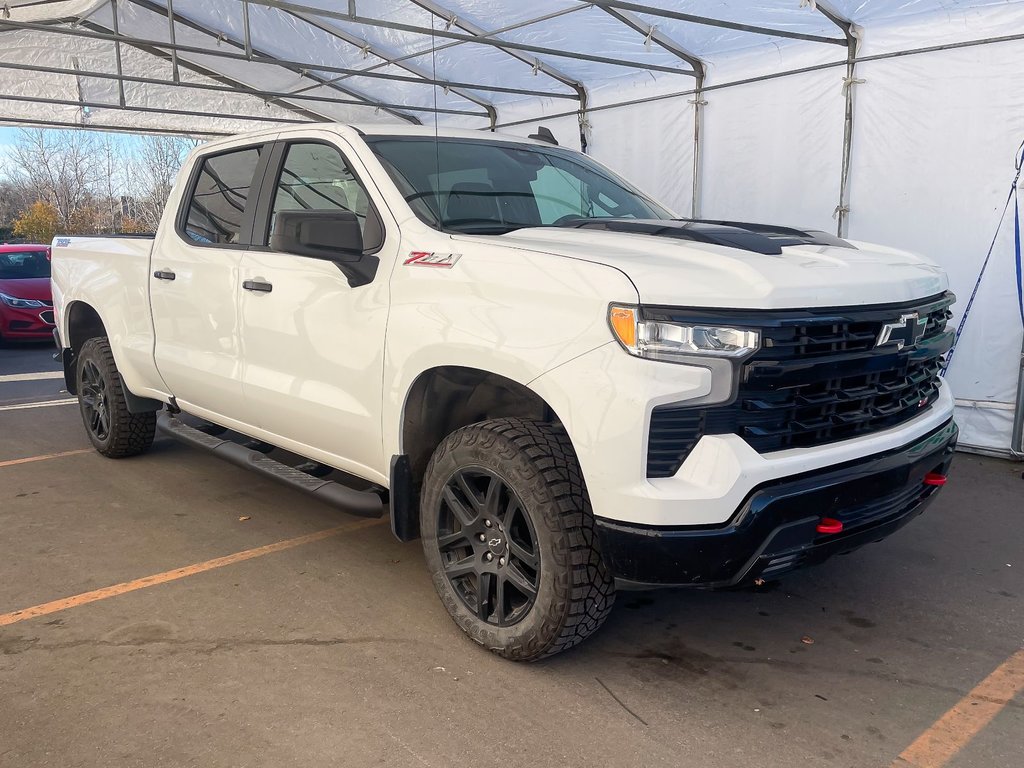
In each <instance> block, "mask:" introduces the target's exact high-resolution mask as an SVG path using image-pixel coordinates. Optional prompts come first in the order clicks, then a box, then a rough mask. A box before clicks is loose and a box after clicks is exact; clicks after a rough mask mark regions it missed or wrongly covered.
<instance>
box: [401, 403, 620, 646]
mask: <svg viewBox="0 0 1024 768" xmlns="http://www.w3.org/2000/svg"><path fill="white" fill-rule="evenodd" d="M420 530H421V534H422V538H423V549H424V553H425V555H426V560H427V566H428V568H429V569H430V573H431V576H432V578H433V581H434V587H435V588H436V589H437V592H438V594H439V595H440V597H441V600H442V602H443V603H444V606H445V608H446V609H447V610H448V613H449V614H450V615H451V617H452V619H454V620H455V622H456V623H457V624H458V625H459V626H460V627H461V628H462V629H463V631H465V633H466V634H467V635H469V636H470V638H472V639H473V640H474V641H476V642H477V643H479V644H480V645H483V646H484V647H486V648H488V649H490V650H492V651H494V652H495V653H497V654H498V655H500V656H504V657H505V658H507V659H513V660H516V661H533V660H536V659H540V658H543V657H545V656H550V655H552V654H555V653H558V652H559V651H563V650H566V649H567V648H571V647H572V646H574V645H576V644H577V643H579V642H581V641H582V640H583V639H585V638H586V637H588V636H589V635H590V634H592V633H593V632H595V631H596V630H597V629H598V627H600V626H601V624H602V623H603V622H604V620H605V618H607V616H608V613H609V612H610V611H611V608H612V603H613V602H614V600H615V587H614V581H613V579H612V577H611V575H610V574H609V572H608V569H607V567H606V566H605V563H604V560H603V558H602V557H601V553H600V551H599V549H598V541H597V536H596V532H595V530H594V517H593V513H592V512H591V508H590V499H589V497H588V496H587V489H586V486H585V485H584V483H583V476H582V474H581V473H580V468H579V463H578V461H577V459H576V454H575V452H574V451H573V449H572V445H571V443H570V442H569V438H568V436H567V435H566V434H565V432H564V431H563V430H562V429H561V428H559V427H556V426H553V425H550V424H545V423H542V422H535V421H526V420H523V419H511V418H508V419H493V420H491V421H484V422H480V423H478V424H473V425H470V426H468V427H463V428H462V429H459V430H456V431H455V432H453V433H452V434H451V435H449V436H448V437H447V438H445V440H444V441H443V442H442V443H441V445H440V446H439V447H438V449H437V450H436V451H435V452H434V455H433V458H431V460H430V465H429V466H428V467H427V471H426V475H425V477H424V483H423V494H422V501H421V507H420Z"/></svg>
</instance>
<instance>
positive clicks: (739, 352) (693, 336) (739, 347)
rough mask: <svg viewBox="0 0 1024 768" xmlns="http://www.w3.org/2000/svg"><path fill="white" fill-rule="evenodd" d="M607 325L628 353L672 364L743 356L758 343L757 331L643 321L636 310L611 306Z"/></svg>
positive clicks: (759, 339) (755, 347)
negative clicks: (696, 357)
mask: <svg viewBox="0 0 1024 768" xmlns="http://www.w3.org/2000/svg"><path fill="white" fill-rule="evenodd" d="M608 322H609V324H610V325H611V328H612V332H613V333H614V334H615V337H616V338H617V339H618V340H619V343H620V344H622V346H623V347H624V348H625V349H626V351H627V352H629V353H630V354H631V355H636V356H637V357H645V358H648V359H651V360H667V361H674V360H676V359H677V358H687V357H691V356H693V355H708V356H714V357H745V356H747V355H749V354H750V353H752V352H754V351H755V350H757V348H758V346H759V345H760V341H761V337H760V334H759V333H758V332H757V331H753V330H748V329H743V328H732V327H728V326H717V325H703V324H690V323H669V322H660V321H654V320H644V319H642V315H641V313H640V311H639V309H638V308H637V307H623V306H612V307H610V309H609V312H608ZM680 361H681V360H680Z"/></svg>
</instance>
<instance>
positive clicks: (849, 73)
mask: <svg viewBox="0 0 1024 768" xmlns="http://www.w3.org/2000/svg"><path fill="white" fill-rule="evenodd" d="M813 5H814V7H815V8H816V9H817V10H818V12H819V13H821V14H822V15H823V16H824V17H825V18H827V19H828V20H829V21H831V22H832V23H833V24H835V25H836V26H837V27H839V29H840V30H841V31H842V33H843V35H844V36H845V38H846V78H845V79H844V80H843V101H844V107H843V109H844V115H843V165H842V171H841V172H840V174H839V204H838V205H836V234H837V235H838V236H839V237H846V235H847V233H848V231H849V229H850V167H851V161H852V158H853V112H854V110H853V102H854V95H853V90H854V89H853V87H854V85H856V84H857V83H858V82H860V81H859V80H857V45H858V42H859V41H858V39H857V34H856V32H855V31H854V28H853V22H851V21H850V20H849V19H847V18H844V17H843V16H841V15H840V14H839V13H838V12H837V11H836V10H835V9H834V8H832V6H831V4H830V3H829V2H827V0H819V1H818V2H817V3H814V4H813Z"/></svg>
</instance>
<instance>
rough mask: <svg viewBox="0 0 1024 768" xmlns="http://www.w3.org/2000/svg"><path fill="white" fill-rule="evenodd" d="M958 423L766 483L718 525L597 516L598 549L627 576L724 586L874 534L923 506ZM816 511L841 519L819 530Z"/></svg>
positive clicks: (643, 581)
mask: <svg viewBox="0 0 1024 768" xmlns="http://www.w3.org/2000/svg"><path fill="white" fill-rule="evenodd" d="M957 433H958V430H957V427H956V425H955V424H954V423H953V422H952V421H948V422H947V423H946V424H944V425H942V426H941V427H939V428H938V429H936V430H934V431H932V432H930V433H928V434H927V435H924V436H923V437H920V438H918V439H916V440H914V441H913V442H911V443H910V444H909V445H906V446H904V447H902V448H899V449H896V450H892V451H888V452H885V453H881V454H877V455H874V456H871V457H870V458H867V459H864V460H861V461H853V462H849V463H846V464H843V465H840V466H835V467H831V468H827V469H823V470H816V471H811V472H806V473H804V474H801V475H796V476H793V477H788V478H785V479H784V480H780V481H775V482H768V483H762V484H761V485H759V486H757V487H756V488H755V489H754V490H753V491H752V492H751V493H750V494H749V495H748V496H747V498H746V499H745V501H744V503H743V504H742V505H741V506H740V507H739V509H738V510H737V511H736V513H735V514H734V516H733V517H732V518H731V519H730V520H729V521H728V522H727V523H726V524H725V525H723V526H707V525H704V526H688V527H662V526H638V525H632V524H629V523H622V522H619V521H615V520H609V519H604V518H598V520H597V529H598V534H599V537H600V541H601V547H602V551H603V553H604V557H605V559H606V561H607V562H608V564H609V566H610V567H611V570H612V572H613V574H614V575H615V576H616V578H617V579H618V580H619V581H620V582H622V583H624V584H625V585H627V586H628V585H630V584H632V585H636V586H646V585H659V586H672V585H676V586H699V587H708V588H711V587H719V588H720V587H730V586H740V585H744V584H749V583H754V582H755V581H757V580H759V579H772V578H775V577H777V576H779V575H781V574H782V573H785V572H787V571H791V570H794V569H796V568H799V567H802V566H805V565H811V564H814V563H819V562H821V561H823V560H825V559H827V558H828V557H830V556H832V555H834V554H838V553H842V552H849V551H851V550H854V549H856V548H858V547H860V546H862V545H864V544H867V543H870V542H873V541H879V540H880V539H883V538H885V537H886V536H888V535H889V534H891V533H893V532H894V531H896V530H898V529H899V528H901V527H903V526H904V525H906V524H907V523H908V522H910V521H911V520H912V519H913V518H915V517H916V516H917V515H919V514H921V512H923V511H924V510H925V508H926V507H927V506H928V504H929V503H930V502H931V501H932V499H933V498H934V496H935V493H936V492H937V491H938V487H937V486H933V485H926V484H925V483H924V476H925V475H926V474H927V473H929V472H937V473H939V474H942V475H945V474H946V471H947V470H948V468H949V465H950V463H951V461H952V458H953V449H954V447H955V445H956V439H957ZM822 517H830V518H834V519H837V520H839V521H841V522H842V523H843V531H842V532H841V533H837V534H821V533H818V532H817V530H816V528H817V525H818V523H819V522H820V520H821V518H822Z"/></svg>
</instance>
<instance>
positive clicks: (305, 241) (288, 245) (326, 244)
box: [270, 211, 363, 262]
mask: <svg viewBox="0 0 1024 768" xmlns="http://www.w3.org/2000/svg"><path fill="white" fill-rule="evenodd" d="M270 247H271V248H273V249H274V250H275V251H283V252H284V253H294V254H295V255H297V256H310V257H312V258H314V259H325V260H327V261H349V262H351V261H359V259H361V258H362V257H363V232H362V227H361V226H360V224H359V219H358V218H357V217H356V215H355V214H354V213H351V212H349V211H280V212H279V213H278V214H277V216H276V218H275V220H274V231H273V233H272V234H271V235H270Z"/></svg>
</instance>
